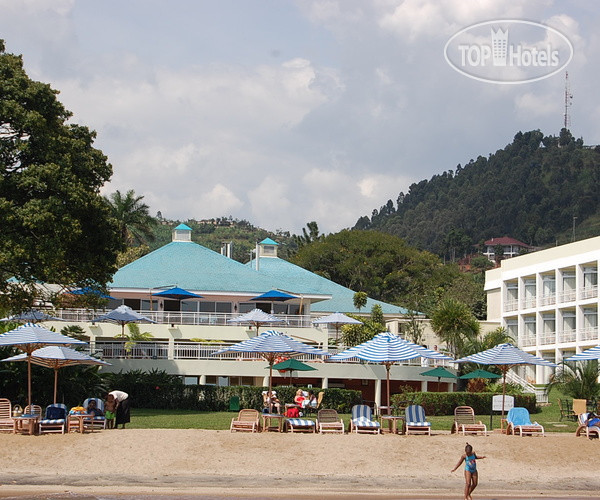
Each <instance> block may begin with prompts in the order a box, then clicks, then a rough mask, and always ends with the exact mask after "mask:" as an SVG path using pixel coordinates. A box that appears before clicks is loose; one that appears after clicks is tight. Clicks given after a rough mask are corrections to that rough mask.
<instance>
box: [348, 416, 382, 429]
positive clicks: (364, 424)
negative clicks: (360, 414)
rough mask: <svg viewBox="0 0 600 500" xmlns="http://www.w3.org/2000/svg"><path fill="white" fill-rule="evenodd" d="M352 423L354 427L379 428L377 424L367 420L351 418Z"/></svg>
mask: <svg viewBox="0 0 600 500" xmlns="http://www.w3.org/2000/svg"><path fill="white" fill-rule="evenodd" d="M352 423H353V424H354V425H355V426H356V427H379V425H380V424H379V422H375V421H373V420H368V419H366V418H353V419H352Z"/></svg>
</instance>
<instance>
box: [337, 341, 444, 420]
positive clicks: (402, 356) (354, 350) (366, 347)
mask: <svg viewBox="0 0 600 500" xmlns="http://www.w3.org/2000/svg"><path fill="white" fill-rule="evenodd" d="M350 358H359V359H362V360H364V361H369V362H371V363H381V364H383V365H385V369H386V379H387V405H388V408H389V406H390V368H391V366H392V365H393V364H394V363H396V362H398V361H407V360H409V359H415V358H429V359H438V360H449V361H452V358H450V357H449V356H446V355H444V354H442V353H441V352H437V351H433V350H432V349H427V348H426V347H423V346H420V345H417V344H413V343H412V342H409V341H408V340H404V339H403V338H402V337H399V336H398V335H394V334H393V333H390V332H383V333H378V334H377V335H375V337H373V338H372V339H371V340H367V341H366V342H363V343H362V344H359V345H356V346H354V347H351V348H350V349H346V350H345V351H342V352H340V353H338V354H336V355H334V356H331V357H330V358H329V360H331V361H343V360H346V359H350Z"/></svg>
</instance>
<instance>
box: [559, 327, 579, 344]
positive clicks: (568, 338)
mask: <svg viewBox="0 0 600 500" xmlns="http://www.w3.org/2000/svg"><path fill="white" fill-rule="evenodd" d="M575 340H577V330H575V329H572V330H563V331H562V332H560V333H559V335H558V342H559V343H565V342H575Z"/></svg>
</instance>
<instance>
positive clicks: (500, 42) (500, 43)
mask: <svg viewBox="0 0 600 500" xmlns="http://www.w3.org/2000/svg"><path fill="white" fill-rule="evenodd" d="M490 31H491V32H492V63H493V65H494V66H506V55H507V51H508V28H507V29H506V30H504V31H502V28H498V30H497V31H494V28H492V29H491V30H490Z"/></svg>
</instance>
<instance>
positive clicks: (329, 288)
mask: <svg viewBox="0 0 600 500" xmlns="http://www.w3.org/2000/svg"><path fill="white" fill-rule="evenodd" d="M246 265H247V266H249V267H252V266H255V264H254V261H251V262H249V263H247V264H246ZM259 273H260V274H263V275H265V276H268V277H270V278H273V279H276V280H277V281H278V282H279V283H280V285H279V289H280V290H286V291H288V292H290V293H295V294H299V293H309V292H307V290H314V291H315V292H316V293H318V294H323V295H331V296H332V298H331V299H328V300H322V301H320V302H316V303H314V304H312V305H311V306H310V310H311V312H345V313H358V312H359V311H358V309H356V308H355V307H354V293H355V292H354V290H350V289H349V288H346V287H345V286H342V285H338V284H337V283H334V282H333V281H331V280H328V279H327V278H323V277H322V276H319V275H318V274H315V273H313V272H311V271H307V270H306V269H304V268H302V267H300V266H297V265H295V264H292V263H291V262H288V261H286V260H283V259H280V258H277V257H261V258H260V261H259ZM305 290H306V291H305ZM313 293H314V292H313ZM375 304H379V305H380V306H381V309H382V310H383V313H384V314H398V313H400V314H406V313H407V312H408V311H407V310H406V309H404V308H403V307H400V306H395V305H392V304H388V303H386V302H381V301H379V300H375V299H371V298H368V299H367V305H366V306H365V307H364V308H363V309H362V310H361V312H363V313H364V312H370V311H371V308H372V307H373V306H374V305H375Z"/></svg>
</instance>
